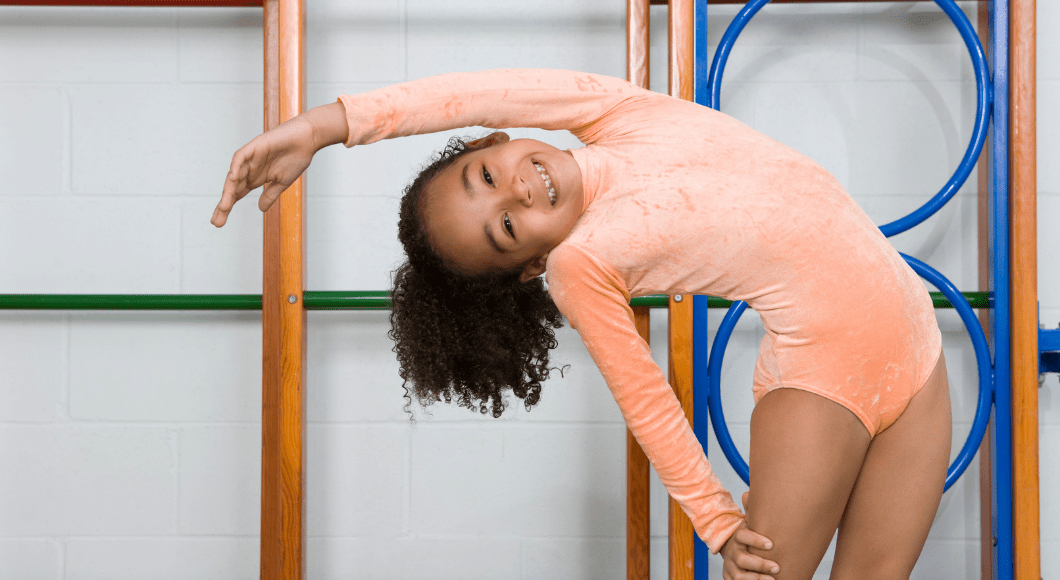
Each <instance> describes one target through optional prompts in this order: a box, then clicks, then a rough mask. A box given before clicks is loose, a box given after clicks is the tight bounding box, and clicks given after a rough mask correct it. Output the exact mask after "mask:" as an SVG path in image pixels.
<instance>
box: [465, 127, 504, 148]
mask: <svg viewBox="0 0 1060 580" xmlns="http://www.w3.org/2000/svg"><path fill="white" fill-rule="evenodd" d="M511 139H512V138H511V137H509V136H508V134H507V133H505V132H504V131H494V132H493V133H490V134H489V135H486V136H485V137H481V138H479V139H475V140H474V141H468V142H467V143H465V144H464V146H466V147H467V148H468V149H471V150H475V149H485V148H486V147H493V146H494V145H500V144H502V143H507V142H508V141H511Z"/></svg>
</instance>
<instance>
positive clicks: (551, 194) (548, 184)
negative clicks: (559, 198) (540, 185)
mask: <svg viewBox="0 0 1060 580" xmlns="http://www.w3.org/2000/svg"><path fill="white" fill-rule="evenodd" d="M532 163H533V164H534V167H535V168H536V169H537V174H538V175H540V176H541V180H542V181H544V182H545V188H546V189H547V190H548V202H549V203H550V204H551V205H556V188H555V187H552V178H551V177H549V175H548V171H545V167H544V166H543V165H541V164H540V163H538V162H537V161H533V162H532Z"/></svg>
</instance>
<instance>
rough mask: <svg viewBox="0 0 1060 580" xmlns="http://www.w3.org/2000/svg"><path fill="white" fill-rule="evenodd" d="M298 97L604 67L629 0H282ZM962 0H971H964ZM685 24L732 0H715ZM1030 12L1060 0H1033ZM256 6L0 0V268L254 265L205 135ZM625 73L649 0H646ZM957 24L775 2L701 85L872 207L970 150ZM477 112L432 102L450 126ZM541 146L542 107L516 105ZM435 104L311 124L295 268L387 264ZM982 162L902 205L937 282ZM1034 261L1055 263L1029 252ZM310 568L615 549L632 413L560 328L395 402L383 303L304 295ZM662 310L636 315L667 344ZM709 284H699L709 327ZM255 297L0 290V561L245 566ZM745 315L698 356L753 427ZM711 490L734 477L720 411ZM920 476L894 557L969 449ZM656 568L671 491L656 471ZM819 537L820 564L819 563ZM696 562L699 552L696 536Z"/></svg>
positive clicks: (619, 41)
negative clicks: (141, 306) (248, 306)
mask: <svg viewBox="0 0 1060 580" xmlns="http://www.w3.org/2000/svg"><path fill="white" fill-rule="evenodd" d="M306 9H307V39H306V41H307V42H306V51H307V77H308V81H309V84H308V86H307V90H306V98H307V104H308V106H316V105H321V104H325V103H329V102H332V101H333V100H334V99H335V97H336V96H337V95H338V94H339V93H341V92H350V93H355V92H360V91H365V90H370V89H372V88H376V87H378V86H383V85H386V84H389V83H392V82H397V81H401V80H405V79H411V78H419V77H422V76H425V75H429V74H435V73H441V72H448V71H460V70H477V69H484V68H490V67H523V66H527V67H529V66H534V67H555V68H567V69H575V70H577V69H581V70H589V71H593V72H598V73H603V74H610V75H614V76H622V75H623V74H624V72H625V57H624V49H623V46H624V29H625V18H624V8H623V3H622V2H616V1H614V0H595V1H593V2H582V3H574V4H572V3H570V2H566V1H564V0H543V1H539V2H533V3H526V2H505V3H499V4H498V3H497V2H491V1H486V0H459V1H458V2H455V3H454V2H449V3H437V2H432V1H429V0H385V1H381V2H371V3H358V2H343V1H341V0H308V2H307V7H306ZM965 9H966V12H969V13H971V12H972V5H971V4H968V5H967V6H965ZM711 10H712V12H711V16H710V17H709V25H710V27H711V37H710V38H711V43H712V46H711V51H713V49H714V46H713V43H716V42H717V39H718V38H719V37H720V34H721V31H722V30H723V29H724V27H725V26H727V25H728V23H729V22H730V21H731V20H732V17H733V15H734V14H735V12H736V8H735V7H731V6H723V7H714V8H712V9H711ZM1038 13H1039V16H1038V18H1039V27H1040V30H1042V31H1045V30H1048V29H1049V28H1050V27H1055V26H1057V25H1058V24H1060V5H1058V4H1057V3H1052V2H1044V3H1043V2H1039V3H1038ZM260 26H261V12H260V10H256V9H230V8H221V9H205V8H190V9H169V8H20V7H3V8H0V173H2V174H3V175H4V183H5V185H6V187H5V188H3V189H2V190H0V244H2V245H3V247H4V248H5V249H6V250H5V252H3V253H2V254H0V292H71V293H140V292H154V293H169V292H184V293H258V292H260V276H261V220H260V217H259V212H258V211H257V209H256V207H255V203H254V202H255V201H256V196H252V197H250V198H248V199H247V200H245V201H244V202H242V203H241V204H240V205H239V206H238V207H237V208H236V210H235V212H234V214H233V216H232V219H231V220H230V221H229V224H228V225H227V226H226V227H225V228H224V229H223V230H216V229H214V228H213V227H212V226H210V225H209V224H208V223H207V220H208V219H209V216H210V214H211V212H212V209H213V206H214V204H215V203H216V200H217V196H218V194H219V192H220V186H221V183H222V180H223V176H224V174H225V172H226V171H227V168H228V164H229V162H230V159H231V155H232V152H233V151H234V150H235V149H236V148H238V147H239V146H240V145H242V144H243V143H245V142H246V141H247V140H249V139H250V138H252V137H253V136H254V135H256V134H257V133H259V132H260V130H261V123H262V121H261V120H262V104H261V96H260V95H261V86H262V83H261V74H262V58H261V46H262V40H261V34H260ZM652 28H653V32H654V37H653V40H652V50H653V53H652V59H651V60H652V64H653V68H654V75H653V77H652V88H653V89H654V90H660V91H664V90H665V89H666V83H667V79H666V72H665V71H666V52H665V46H666V44H665V31H666V13H665V9H664V8H662V7H653V8H652ZM1038 42H1039V54H1038V62H1039V82H1038V87H1039V93H1040V94H1039V103H1040V106H1039V129H1038V142H1039V147H1040V154H1039V159H1040V162H1039V192H1040V197H1039V234H1040V239H1039V259H1040V261H1041V264H1042V267H1041V268H1040V269H1039V272H1040V274H1039V278H1040V282H1039V284H1040V291H1041V305H1042V313H1041V319H1042V321H1043V322H1044V323H1047V324H1048V325H1049V326H1055V325H1056V324H1057V323H1060V275H1058V274H1057V271H1058V270H1057V268H1056V267H1055V266H1056V264H1057V263H1058V260H1060V253H1058V252H1057V250H1055V248H1057V247H1060V238H1058V235H1060V234H1057V228H1055V227H1053V222H1052V218H1053V217H1054V216H1056V215H1060V169H1057V166H1056V164H1055V163H1050V162H1049V161H1048V160H1049V159H1051V158H1053V157H1055V156H1056V154H1057V152H1058V151H1060V140H1058V137H1057V135H1058V134H1060V131H1058V130H1057V127H1058V126H1060V117H1058V115H1057V113H1056V111H1055V110H1054V109H1055V108H1054V107H1051V106H1050V104H1051V103H1053V102H1055V101H1056V100H1057V99H1056V97H1057V96H1060V68H1057V66H1056V62H1057V59H1058V58H1060V39H1057V38H1056V35H1050V34H1046V33H1040V34H1039V35H1038ZM973 86H974V83H973V80H972V76H971V73H970V65H969V62H968V58H967V55H966V53H965V51H964V48H963V46H962V44H961V43H960V40H959V37H958V35H957V33H956V32H955V31H954V30H953V29H952V27H951V26H950V25H949V23H948V21H947V19H946V17H945V16H944V15H942V14H941V13H940V12H939V11H938V10H937V9H936V8H935V7H934V6H932V5H931V4H929V3H918V4H906V3H894V4H879V5H872V6H867V5H854V4H849V5H842V4H840V5H829V6H823V7H821V6H805V5H778V6H771V7H769V8H767V9H766V10H765V11H763V12H762V13H761V14H760V15H759V16H758V17H757V18H756V19H755V20H754V21H753V22H752V23H751V25H749V26H748V28H747V30H746V31H745V33H744V34H743V35H742V36H741V37H740V40H739V42H738V44H737V47H736V50H734V52H733V54H732V58H731V59H730V61H729V65H728V68H727V73H726V81H725V85H724V90H723V92H722V104H723V108H724V110H726V111H727V112H729V113H730V114H732V115H734V116H736V117H737V118H740V119H741V120H743V121H744V122H747V123H749V124H751V125H752V126H754V127H756V128H758V129H760V130H762V131H765V132H767V133H769V134H770V135H773V136H774V137H776V138H777V139H779V140H781V141H782V142H785V143H787V144H789V145H792V146H794V147H796V148H798V149H800V150H803V151H805V152H806V153H807V154H809V155H810V156H811V157H813V158H814V159H816V160H817V161H818V162H820V163H821V164H822V165H824V166H825V167H826V168H828V169H829V170H831V171H832V172H834V173H835V174H836V175H837V176H838V177H839V179H840V180H841V181H842V182H843V183H844V184H845V185H847V186H848V187H849V188H850V190H851V192H852V194H853V195H854V196H855V197H856V198H857V200H858V201H859V203H861V204H862V205H863V206H864V207H865V208H866V211H867V212H868V213H869V214H870V215H871V216H872V217H873V218H874V219H875V220H876V221H877V222H878V223H882V222H884V221H888V220H891V219H894V218H895V217H898V216H900V215H903V214H904V213H906V212H908V211H909V210H910V209H912V208H913V207H916V206H918V205H919V204H921V203H923V201H924V200H925V199H926V198H927V196H928V195H931V194H933V193H934V192H935V191H937V190H938V189H939V188H940V187H941V186H942V184H943V183H944V182H945V181H946V179H948V177H949V175H950V174H951V173H952V171H953V169H954V168H955V167H956V165H957V163H958V161H959V160H960V158H961V156H962V155H963V153H964V150H965V148H966V146H967V140H968V135H969V134H970V131H971V122H972V118H973V115H974V111H975V100H974V90H973ZM482 132H483V131H482V130H481V129H478V130H477V129H467V130H462V131H455V132H452V133H451V134H461V135H469V134H470V135H477V134H481V133H482ZM513 134H515V135H516V136H529V137H534V138H538V139H542V140H545V141H548V142H550V143H553V144H554V145H556V146H559V147H571V146H575V145H576V142H575V141H574V140H573V138H572V137H570V136H569V135H567V134H564V133H550V132H544V131H535V130H526V131H514V132H513ZM447 136H448V135H432V136H419V137H412V138H407V139H402V140H397V141H390V142H384V143H379V144H374V145H372V146H369V147H358V148H356V149H355V150H353V151H347V150H345V149H344V148H342V147H335V148H332V149H329V150H327V151H324V152H322V153H320V154H319V155H318V157H317V159H316V160H315V162H314V164H313V167H312V168H311V169H310V171H309V172H308V175H307V187H308V190H307V191H308V201H307V208H308V211H307V226H308V230H307V235H306V239H307V245H308V252H307V280H308V283H307V287H308V288H310V289H314V290H325V289H342V290H348V289H372V290H374V289H382V288H385V287H387V286H388V285H389V271H390V269H391V268H392V267H393V265H394V264H395V263H396V261H397V260H398V259H399V258H400V249H399V248H398V245H397V242H396V240H395V236H394V229H395V226H394V224H395V219H394V214H395V213H396V199H397V196H398V195H399V193H400V192H401V190H402V189H403V188H404V187H405V185H406V184H407V182H408V180H409V178H410V176H411V175H412V173H413V172H414V171H415V169H416V168H418V167H419V166H421V165H422V164H423V163H424V161H425V160H426V158H427V157H428V156H430V155H431V154H432V153H433V152H434V151H436V150H437V149H439V147H440V146H441V145H442V144H443V143H444V142H445V139H446V138H447ZM975 205H976V202H975V188H974V185H966V186H965V187H963V188H962V189H961V191H960V192H959V193H958V196H957V198H956V199H955V200H954V201H953V202H951V206H949V207H947V208H946V209H944V210H943V211H942V212H940V214H939V215H937V216H935V217H933V218H931V219H929V220H928V221H927V222H926V224H925V225H923V226H920V227H919V228H918V229H916V230H914V231H912V232H909V233H906V234H902V235H900V236H897V237H895V238H894V239H893V241H894V243H895V245H896V246H897V247H898V248H899V249H900V250H901V251H903V252H906V253H909V254H911V255H913V256H915V257H917V258H920V259H922V260H925V261H927V262H928V263H929V264H930V265H932V266H933V267H934V268H936V269H938V270H939V271H941V272H942V273H943V274H945V275H946V276H948V277H949V278H950V279H951V280H953V281H955V282H956V283H957V285H958V286H959V287H961V288H962V289H970V288H973V287H974V286H975V284H976V281H977V274H976V272H977V265H976V260H977V253H976V241H975V237H976V217H975V211H976V208H975ZM1050 265H1051V266H1050ZM308 318H309V331H308V332H309V347H308V370H307V379H306V385H307V418H308V420H309V422H310V423H309V426H308V429H307V437H308V439H307V441H308V450H307V490H308V491H307V513H308V522H307V523H308V534H309V539H308V545H307V555H308V562H307V568H308V575H309V577H310V578H387V579H391V578H416V579H420V578H452V577H461V578H504V579H510V578H544V577H548V578H598V577H616V576H619V575H621V573H622V569H623V567H624V562H623V554H624V548H623V546H624V537H625V529H624V519H623V516H622V514H623V506H624V483H623V482H624V478H625V474H624V467H623V461H624V449H625V428H624V426H623V424H622V422H621V416H620V415H619V413H618V409H617V407H616V406H615V404H614V401H613V400H612V399H611V397H610V393H609V392H608V391H607V389H606V387H605V386H604V384H603V381H602V379H601V378H600V375H599V373H598V372H597V371H596V369H595V368H594V367H593V365H592V363H591V361H590V360H589V357H588V355H587V353H586V352H585V349H584V348H583V347H582V346H581V344H580V342H579V341H578V338H577V335H576V333H574V332H573V331H571V330H570V329H564V330H562V331H560V332H559V335H558V336H559V338H560V342H561V347H560V349H559V350H558V351H556V353H555V361H556V362H557V363H560V364H570V365H571V367H570V368H569V369H566V370H565V371H564V376H563V377H562V378H560V377H559V376H556V377H554V378H553V379H552V380H550V381H549V382H548V383H547V384H546V385H545V391H544V394H543V396H542V401H541V403H540V405H539V406H538V407H537V408H535V409H534V411H533V412H532V413H529V414H528V413H526V412H524V411H523V410H522V409H521V408H520V405H519V403H518V401H517V400H515V399H513V401H512V406H513V407H514V408H513V410H512V412H511V413H510V414H509V415H506V416H505V417H504V418H502V419H500V420H493V419H491V418H489V417H482V416H480V415H478V414H477V413H474V414H473V413H469V412H468V411H466V410H464V409H458V408H450V407H445V406H438V405H436V406H434V407H432V408H431V413H430V415H431V416H430V417H427V416H425V415H424V413H423V412H421V411H419V410H418V409H417V418H418V420H419V423H418V425H417V426H416V427H415V428H410V427H409V426H408V424H407V418H406V415H405V414H404V412H403V411H402V409H401V407H402V405H403V404H404V400H403V399H402V397H401V395H402V390H401V388H400V384H401V382H400V378H399V377H397V373H396V367H397V365H396V361H395V360H394V356H393V353H392V352H391V350H390V348H391V345H390V342H389V341H388V340H385V339H384V338H383V337H385V335H386V331H387V330H388V328H389V324H388V323H387V320H386V313H385V312H314V313H310V315H309V317H308ZM665 318H666V317H665V314H664V313H662V312H660V311H655V312H654V313H653V316H652V331H653V337H654V339H653V341H652V342H653V347H654V348H655V355H656V360H657V362H659V363H660V364H661V365H662V366H663V367H664V368H665V364H666V360H665V352H664V349H665V343H666V339H665V337H666V321H665ZM720 318H721V313H720V312H717V313H714V312H712V316H711V322H710V328H711V330H712V332H713V331H714V330H715V329H716V328H717V325H718V323H719V322H720ZM259 321H260V315H258V314H255V313H29V312H7V313H0V376H2V378H0V462H2V463H3V464H4V465H9V466H11V465H17V466H19V469H18V470H7V471H6V473H7V475H6V476H4V477H0V580H7V579H9V578H10V579H16V578H17V579H19V580H22V579H26V578H41V579H48V580H52V579H56V580H58V579H60V578H63V579H82V578H83V579H95V578H130V579H132V578H137V579H139V578H145V577H149V578H162V579H165V578H172V579H177V578H218V579H220V578H225V579H228V578H244V577H245V578H251V577H256V575H257V561H258V553H259V546H258V538H257V533H258V525H259V513H258V508H259V505H258V502H259V498H260V496H259V489H258V485H259V483H260V482H259V478H260V474H259V468H260V441H259V439H258V437H259V431H260V390H259V385H260V377H261V370H260V369H261V364H260V330H259V328H260V326H259V325H260V322H259ZM940 324H941V326H942V328H943V330H944V338H943V340H944V347H945V348H946V355H947V360H948V362H949V369H950V378H951V385H952V389H951V391H952V393H953V402H954V419H955V426H954V444H953V447H954V450H953V454H956V451H957V449H959V447H960V445H962V444H963V441H964V438H965V437H966V434H967V432H968V429H969V426H970V422H971V419H972V414H973V412H974V405H975V389H976V384H975V382H976V375H975V361H974V355H973V353H972V351H971V348H970V346H969V344H968V339H967V337H966V335H965V334H964V331H963V329H962V326H961V324H960V322H959V321H958V320H957V318H956V317H955V316H954V315H953V314H952V313H940ZM761 337H762V330H761V324H760V322H759V321H758V319H757V316H755V315H754V313H748V314H746V315H745V316H744V320H742V321H741V323H740V325H739V326H738V330H737V332H736V334H735V335H734V336H733V338H732V340H731V341H730V345H729V349H728V355H727V357H726V363H725V367H724V369H723V372H722V381H723V385H725V389H724V390H723V401H724V405H725V411H726V416H727V418H728V421H729V426H730V430H731V432H732V436H733V438H734V440H735V442H736V445H737V447H738V448H739V449H740V450H741V452H742V453H743V454H744V456H745V457H746V454H747V450H748V447H749V445H748V437H749V434H748V422H749V419H750V414H751V409H752V400H751V395H750V389H749V388H748V385H749V383H750V378H751V372H752V369H753V365H754V358H755V353H756V351H757V346H758V343H759V341H760V340H761ZM1058 392H1060V383H1058V382H1057V379H1056V377H1055V376H1054V377H1049V378H1048V379H1047V381H1046V383H1045V387H1044V388H1043V390H1042V391H1041V423H1042V429H1041V437H1042V453H1041V486H1042V487H1041V489H1042V539H1043V544H1042V554H1043V577H1044V578H1057V577H1058V575H1060V560H1057V559H1056V558H1055V556H1054V554H1055V553H1056V552H1057V548H1058V547H1060V527H1058V526H1057V524H1056V522H1057V521H1058V519H1060V501H1057V499H1056V497H1055V490H1056V489H1058V488H1060V460H1058V459H1057V456H1056V453H1054V452H1052V449H1053V448H1054V447H1056V444H1057V443H1058V442H1060V394H1057V393H1058ZM708 451H709V453H710V456H711V458H712V459H713V460H714V463H715V467H716V470H717V472H718V475H719V477H720V478H721V480H722V481H723V483H725V484H726V485H727V486H728V487H729V488H730V489H731V490H732V491H733V493H734V495H736V496H737V497H738V496H739V495H740V493H742V492H743V491H744V490H745V489H746V486H744V484H743V483H742V482H741V481H740V480H739V478H738V477H737V476H736V474H735V472H734V471H733V469H732V468H731V467H730V466H729V465H728V463H727V462H726V461H724V459H723V457H722V454H721V450H720V448H719V447H718V445H717V443H716V441H714V440H713V439H712V440H711V442H710V443H709V445H708ZM968 473H969V474H970V476H969V477H965V478H963V479H962V480H961V481H959V482H958V483H957V484H956V486H955V487H954V489H952V490H951V491H950V492H948V493H947V494H946V496H945V497H944V498H943V502H942V506H941V508H940V512H939V515H938V517H937V518H936V522H935V526H934V527H933V529H932V531H931V535H930V538H929V541H928V544H927V546H926V547H925V550H924V555H923V556H922V558H921V561H920V563H919V565H918V567H917V569H916V571H915V572H914V577H915V578H932V579H935V578H953V579H963V578H969V577H975V576H976V575H977V573H978V570H979V542H978V533H979V532H978V529H979V528H978V526H979V513H978V497H979V485H978V461H973V462H972V465H971V466H970V467H969V470H968ZM652 517H653V522H652V533H653V537H654V539H653V543H652V573H653V575H654V576H655V577H658V578H661V577H664V576H665V575H666V544H665V534H666V526H665V517H666V494H665V490H664V489H663V488H662V486H661V485H660V484H659V482H658V480H657V478H653V482H652ZM830 559H831V552H829V555H827V556H826V560H825V562H824V563H823V564H822V568H821V570H820V571H819V572H818V576H817V577H819V578H825V577H827V565H828V563H829V562H830ZM709 566H710V567H711V570H712V574H714V577H720V567H719V566H720V560H719V559H718V558H717V557H712V558H711V559H710V563H709Z"/></svg>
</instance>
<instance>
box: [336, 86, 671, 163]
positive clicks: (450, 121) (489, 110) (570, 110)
mask: <svg viewBox="0 0 1060 580" xmlns="http://www.w3.org/2000/svg"><path fill="white" fill-rule="evenodd" d="M637 94H651V93H648V92H647V91H645V90H644V89H641V88H639V87H635V86H633V85H631V84H629V83H627V82H625V81H623V80H620V79H615V78H612V77H606V76H599V75H594V74H589V73H578V72H571V71H561V70H547V69H502V70H489V71H482V72H473V73H452V74H444V75H438V76H433V77H428V78H425V79H420V80H415V81H409V82H405V83H399V84H396V85H392V86H389V87H384V88H381V89H376V90H374V91H368V92H365V93H359V94H355V95H341V96H339V100H340V101H341V102H342V104H343V106H344V107H345V108H346V121H347V123H348V125H349V135H348V137H347V140H346V146H347V147H353V146H354V145H364V144H368V143H374V142H376V141H379V140H381V139H390V138H393V137H403V136H407V135H422V134H425V133H435V132H438V131H446V130H449V129H460V128H463V127H473V126H480V127H491V128H494V129H505V128H512V127H534V128H539V129H550V130H567V131H570V132H571V133H574V135H575V136H576V137H578V139H580V140H581V141H582V142H583V143H592V142H593V140H594V138H595V135H594V134H593V131H592V129H591V123H592V122H593V121H595V120H596V119H598V118H599V117H600V116H601V115H603V114H604V113H606V112H607V111H608V110H610V109H611V108H612V107H614V106H615V105H617V104H618V103H620V102H622V101H623V100H624V99H626V98H629V97H630V96H635V95H637Z"/></svg>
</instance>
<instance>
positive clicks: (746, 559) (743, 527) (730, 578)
mask: <svg viewBox="0 0 1060 580" xmlns="http://www.w3.org/2000/svg"><path fill="white" fill-rule="evenodd" d="M741 499H742V500H743V505H744V510H746V509H747V505H748V502H749V500H750V495H749V492H744V494H743V497H742V498H741ZM749 547H753V548H757V549H759V550H771V549H772V548H773V543H772V542H770V541H769V538H766V537H765V536H763V535H762V534H758V533H755V532H753V531H751V529H750V528H748V527H747V522H746V521H744V522H741V523H740V527H739V528H736V531H735V532H734V533H733V534H732V536H730V537H729V539H728V541H726V542H725V545H723V546H722V547H721V550H720V551H719V552H718V553H719V554H720V555H721V557H722V558H724V559H725V563H724V564H723V565H722V569H721V576H722V578H723V579H724V580H773V577H772V576H769V575H768V574H777V573H779V572H780V566H778V565H777V563H776V562H773V561H771V560H766V559H765V558H762V557H761V556H756V555H754V554H752V553H751V552H750V551H749V550H748V548H749Z"/></svg>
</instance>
